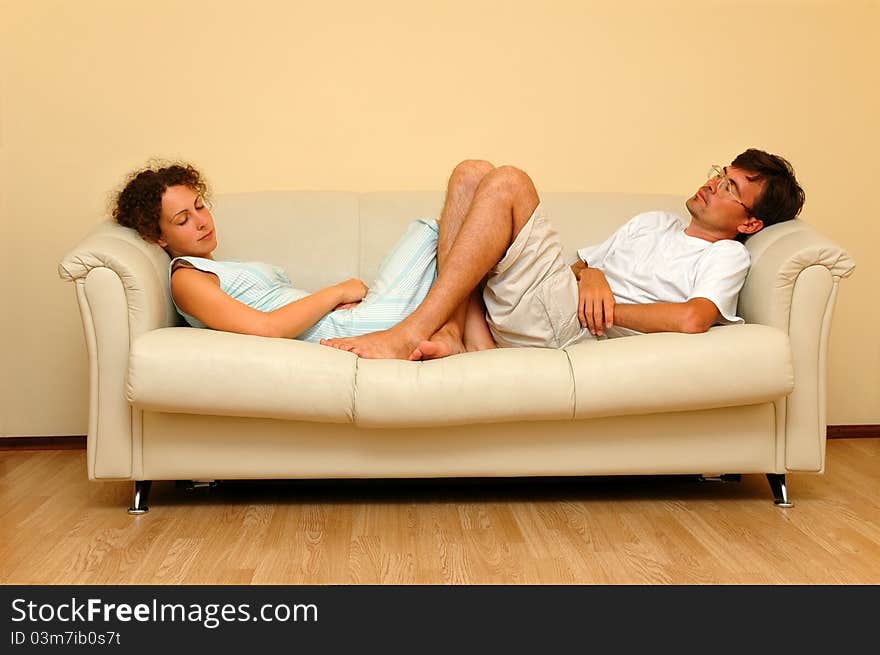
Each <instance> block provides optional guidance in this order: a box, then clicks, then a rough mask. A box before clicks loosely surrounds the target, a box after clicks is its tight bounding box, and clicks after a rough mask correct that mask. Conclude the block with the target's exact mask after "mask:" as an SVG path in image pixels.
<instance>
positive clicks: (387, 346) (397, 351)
mask: <svg viewBox="0 0 880 655" xmlns="http://www.w3.org/2000/svg"><path fill="white" fill-rule="evenodd" d="M421 341H422V338H421V337H419V336H417V335H410V334H407V333H406V332H404V331H403V330H399V329H398V328H391V329H390V330H383V331H381V332H371V333H370V334H364V335H362V336H359V337H345V338H341V339H321V345H323V346H330V347H331V348H336V349H338V350H346V351H348V352H350V353H354V354H355V355H357V356H358V357H363V358H365V359H409V358H410V355H411V354H412V352H413V350H414V349H415V348H416V346H417V345H418V344H419V343H420V342H421Z"/></svg>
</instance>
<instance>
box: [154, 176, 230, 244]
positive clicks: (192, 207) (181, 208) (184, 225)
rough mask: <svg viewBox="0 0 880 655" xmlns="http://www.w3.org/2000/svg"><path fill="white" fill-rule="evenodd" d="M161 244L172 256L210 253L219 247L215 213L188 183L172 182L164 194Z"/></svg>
mask: <svg viewBox="0 0 880 655" xmlns="http://www.w3.org/2000/svg"><path fill="white" fill-rule="evenodd" d="M159 232H160V236H159V241H158V244H159V245H160V246H162V247H163V248H165V250H166V251H167V252H168V254H169V255H171V256H172V257H181V256H187V255H188V256H192V257H207V258H210V257H211V253H212V252H214V249H215V248H216V247H217V236H216V235H215V234H214V217H213V216H212V215H211V211H210V210H209V209H208V207H207V205H205V200H204V198H202V197H201V196H200V195H199V194H198V193H196V192H195V191H193V190H192V189H190V188H189V187H187V186H183V185H178V186H170V187H168V188H167V189H165V193H163V194H162V214H161V216H160V217H159Z"/></svg>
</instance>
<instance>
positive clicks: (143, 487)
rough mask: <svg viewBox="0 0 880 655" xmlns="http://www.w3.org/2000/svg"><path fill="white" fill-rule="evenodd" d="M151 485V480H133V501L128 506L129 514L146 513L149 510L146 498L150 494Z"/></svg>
mask: <svg viewBox="0 0 880 655" xmlns="http://www.w3.org/2000/svg"><path fill="white" fill-rule="evenodd" d="M151 486H153V481H152V480H135V481H134V502H133V503H132V505H131V507H129V508H128V513H129V514H146V513H147V512H149V511H150V508H149V507H147V498H148V497H149V495H150V487H151Z"/></svg>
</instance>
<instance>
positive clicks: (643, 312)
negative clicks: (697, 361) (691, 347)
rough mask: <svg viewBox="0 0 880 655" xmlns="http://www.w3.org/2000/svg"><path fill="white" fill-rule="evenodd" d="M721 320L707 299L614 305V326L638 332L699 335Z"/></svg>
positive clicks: (716, 309)
mask: <svg viewBox="0 0 880 655" xmlns="http://www.w3.org/2000/svg"><path fill="white" fill-rule="evenodd" d="M719 317H720V314H719V312H718V308H717V307H716V306H715V303H713V302H712V301H711V300H709V299H707V298H691V299H690V300H688V301H687V302H657V303H651V304H647V305H615V306H614V324H615V325H619V326H621V327H625V328H629V329H630V330H636V331H637V332H686V333H688V334H696V333H699V332H705V331H706V330H708V329H709V328H710V327H712V326H713V325H714V324H715V322H716V321H717V320H718V318H719Z"/></svg>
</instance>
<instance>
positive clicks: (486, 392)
mask: <svg viewBox="0 0 880 655" xmlns="http://www.w3.org/2000/svg"><path fill="white" fill-rule="evenodd" d="M573 413H574V387H573V385H572V383H571V367H570V366H569V364H568V357H567V356H566V354H565V353H564V352H563V351H561V350H550V349H544V348H499V349H497V350H484V351H482V352H475V353H467V354H464V355H456V356H455V357H448V358H445V359H437V360H434V361H426V362H407V361H400V360H387V359H386V360H369V359H364V360H360V361H359V362H358V374H357V401H356V412H355V423H356V424H357V425H359V426H361V427H371V428H375V427H400V428H402V427H435V426H442V425H467V424H469V423H498V422H505V421H529V420H558V419H570V418H571V417H572V415H573Z"/></svg>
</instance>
